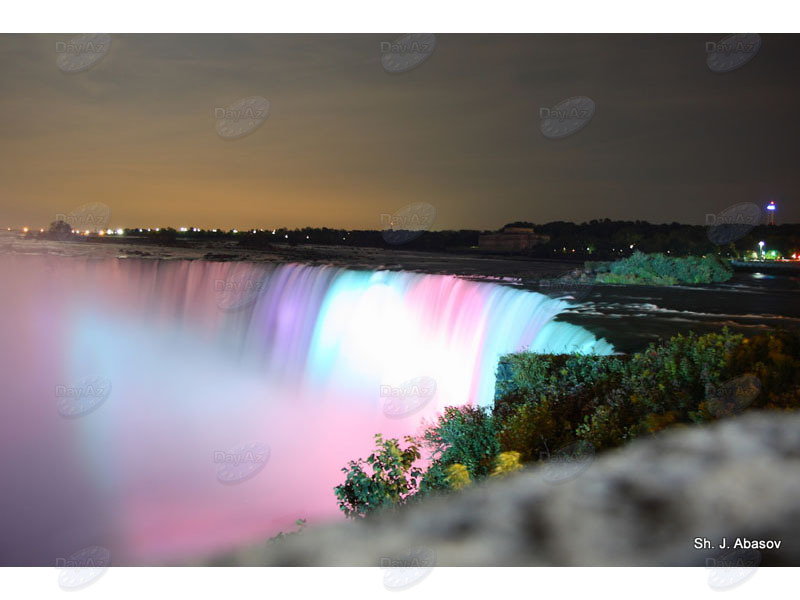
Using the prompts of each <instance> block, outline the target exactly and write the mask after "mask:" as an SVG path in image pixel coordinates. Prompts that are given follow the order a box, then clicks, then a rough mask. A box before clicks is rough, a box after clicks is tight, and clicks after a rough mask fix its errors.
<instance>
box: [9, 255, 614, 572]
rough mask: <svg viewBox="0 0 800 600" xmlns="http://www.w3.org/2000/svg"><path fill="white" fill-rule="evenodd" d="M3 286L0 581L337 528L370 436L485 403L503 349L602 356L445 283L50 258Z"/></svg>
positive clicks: (540, 322)
mask: <svg viewBox="0 0 800 600" xmlns="http://www.w3.org/2000/svg"><path fill="white" fill-rule="evenodd" d="M0 274H1V275H2V281H3V285H2V291H0V294H2V295H1V296H0V303H1V304H0V306H1V307H2V311H0V326H1V327H2V332H3V336H4V344H3V357H2V363H1V364H2V367H0V368H2V375H3V382H4V394H3V400H2V410H3V418H2V419H0V444H2V448H3V450H4V460H3V463H2V465H3V466H2V476H3V477H2V481H3V486H4V490H5V491H4V493H3V494H2V499H0V502H1V503H2V507H1V508H2V510H0V522H2V525H3V530H4V531H5V532H6V533H5V541H4V543H3V545H2V546H3V547H2V550H0V552H2V555H0V562H2V564H39V565H53V564H55V558H56V557H64V556H69V555H70V553H71V552H74V551H76V550H79V549H80V548H81V547H84V546H90V545H99V546H102V547H104V548H108V549H109V550H110V551H111V554H112V556H113V563H114V564H161V563H168V562H180V561H184V560H187V559H189V558H192V557H202V556H205V555H207V554H209V553H213V552H217V551H220V550H222V551H224V550H225V549H227V548H230V547H232V546H234V545H240V544H245V543H254V542H258V541H263V540H266V538H268V537H269V536H271V535H274V534H275V533H276V532H277V531H278V530H280V529H282V530H284V531H287V530H288V529H291V528H292V523H293V522H294V520H295V519H296V518H298V517H304V518H306V519H308V520H309V522H310V523H312V524H313V523H319V522H321V521H324V520H326V519H332V518H340V515H341V513H339V511H338V508H337V505H336V499H335V496H334V494H333V487H334V486H335V485H337V484H339V483H341V482H342V480H343V474H342V473H341V471H340V469H341V468H342V467H343V466H345V465H346V464H347V462H348V461H349V460H351V459H355V458H357V457H364V456H366V455H367V454H369V452H370V451H371V449H372V448H373V435H374V434H375V433H377V432H382V433H384V434H385V435H388V436H395V437H396V436H402V435H406V434H412V433H414V432H416V431H417V428H418V427H419V425H420V420H421V419H422V418H427V419H431V418H432V417H434V416H435V414H436V413H437V412H438V411H441V409H442V408H443V407H445V406H448V405H460V404H465V403H469V402H471V403H479V404H488V403H490V402H491V399H492V395H493V387H494V371H495V368H496V365H497V358H498V356H499V355H500V354H503V353H506V352H510V351H514V350H518V349H520V348H523V347H530V348H531V349H533V350H535V351H539V352H566V351H576V350H577V351H581V352H593V353H600V354H606V353H610V352H612V351H613V349H612V348H611V346H610V345H609V344H608V343H606V342H605V341H604V340H597V339H595V338H594V336H592V335H591V334H590V333H589V332H587V331H585V330H583V329H581V328H579V327H576V326H573V325H570V324H567V323H561V322H556V321H554V320H553V318H554V317H555V316H556V315H557V314H558V313H559V312H561V311H562V310H563V309H564V308H565V307H566V306H567V305H566V304H565V303H564V302H562V301H559V300H553V299H550V298H548V297H546V296H543V295H540V294H536V293H533V292H525V291H520V290H516V289H512V288H509V287H504V286H499V285H495V284H491V283H479V282H474V281H467V280H463V279H459V278H456V277H451V276H442V275H420V274H413V273H406V272H385V271H383V272H370V271H353V270H345V269H340V268H333V267H310V266H303V265H298V264H290V265H281V266H267V265H257V264H244V263H213V262H202V261H195V262H191V261H146V260H92V259H76V258H57V257H43V256H0ZM87 390H91V392H90V391H87ZM254 457H255V458H254Z"/></svg>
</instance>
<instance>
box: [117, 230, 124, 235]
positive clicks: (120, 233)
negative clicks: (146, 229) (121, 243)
mask: <svg viewBox="0 0 800 600" xmlns="http://www.w3.org/2000/svg"><path fill="white" fill-rule="evenodd" d="M123 233H125V231H124V230H122V229H117V235H122V234H123Z"/></svg>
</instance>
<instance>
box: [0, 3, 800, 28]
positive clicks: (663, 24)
mask: <svg viewBox="0 0 800 600" xmlns="http://www.w3.org/2000/svg"><path fill="white" fill-rule="evenodd" d="M3 12H4V14H3V20H2V23H0V31H2V32H51V33H68V32H73V33H81V32H87V31H105V32H108V33H131V32H158V33H173V32H176V33H188V32H225V33H259V32H267V33H289V32H302V33H326V32H327V33H378V32H379V33H393V32H394V33H401V32H402V33H407V32H414V31H429V32H432V33H453V32H481V33H563V32H578V33H635V32H647V33H672V32H681V33H735V32H755V33H774V32H792V31H797V30H798V19H797V13H798V8H797V5H796V4H795V5H793V4H791V3H788V2H780V1H777V0H759V1H758V2H755V1H753V0H749V1H744V0H726V1H723V2H719V1H717V2H705V3H704V2H697V1H696V0H672V1H670V2H663V1H662V2H642V0H562V1H555V2H522V1H521V0H494V1H493V2H485V1H484V2H478V1H477V0H463V1H454V0H448V1H444V2H442V1H438V2H437V1H434V0H428V1H421V0H407V1H404V2H379V1H376V0H345V1H342V0H336V1H331V0H310V1H306V2H302V1H295V2H269V1H265V0H260V1H257V2H256V1H253V0H247V1H240V2H224V1H222V0H216V1H213V2H212V1H209V0H198V1H189V0H182V1H181V2H167V1H158V0H137V1H136V2H112V1H111V0H102V1H101V0H88V1H84V2H80V3H77V2H63V1H62V2H55V1H54V0H48V1H46V2H26V3H22V2H13V3H6V4H5V5H4V7H3Z"/></svg>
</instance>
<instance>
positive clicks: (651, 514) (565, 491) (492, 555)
mask: <svg viewBox="0 0 800 600" xmlns="http://www.w3.org/2000/svg"><path fill="white" fill-rule="evenodd" d="M583 466H584V467H585V469H584V470H582V472H581V469H580V468H579V469H577V473H576V470H572V471H569V470H567V469H569V468H570V467H569V466H567V467H564V469H565V470H564V471H563V477H562V478H561V479H566V480H562V481H558V480H559V473H560V471H554V470H553V469H554V467H552V466H539V467H534V468H531V469H529V470H527V471H525V472H522V473H519V474H517V475H515V476H510V477H508V478H506V479H503V480H491V481H490V482H488V483H487V484H485V485H483V486H473V487H472V488H470V489H467V490H465V491H463V492H460V493H456V494H452V495H450V496H447V497H442V498H432V499H430V500H428V501H425V502H423V503H422V504H420V505H416V506H413V507H410V508H409V509H408V510H407V511H405V512H404V513H402V514H399V515H394V516H389V515H386V516H385V517H384V518H380V519H375V520H373V521H371V522H370V523H364V522H352V521H348V522H345V523H339V524H335V525H331V526H321V527H319V528H313V527H312V528H311V529H309V530H307V531H306V532H305V533H304V534H303V535H301V536H291V537H290V538H287V539H285V540H282V541H280V542H278V543H274V544H263V545H260V546H259V547H251V548H245V549H241V550H239V551H237V552H234V553H231V554H229V555H227V556H224V557H218V558H217V559H215V560H213V561H211V564H214V565H274V566H292V565H299V566H381V565H382V564H383V565H389V562H387V561H394V562H392V565H393V566H399V565H402V564H405V563H403V562H402V561H403V560H408V559H409V557H411V558H412V563H413V557H421V558H419V559H418V560H419V561H421V562H423V563H424V562H425V561H428V562H430V561H431V560H433V561H435V564H436V565H438V566H466V565H474V566H514V565H527V566H535V565H552V566H583V565H586V566H591V565H621V566H636V565H698V566H705V565H706V564H708V563H707V559H716V560H720V559H722V560H726V561H734V563H732V564H735V562H736V561H737V560H738V561H740V562H741V561H744V563H745V565H750V564H751V563H752V562H753V561H757V562H758V563H759V564H760V565H762V566H769V565H795V566H796V565H800V543H799V542H798V539H800V415H797V414H792V413H772V414H768V413H753V414H749V415H746V416H743V417H739V418H734V419H729V420H727V421H723V422H720V423H718V424H716V425H714V426H709V427H703V428H700V427H697V428H684V429H680V430H673V431H671V432H668V433H665V434H663V435H662V436H660V437H658V438H654V439H649V440H640V441H636V442H634V443H632V444H631V445H630V446H627V447H626V448H623V449H620V450H617V451H613V452H610V453H606V454H604V455H602V456H600V457H598V458H596V459H595V460H594V462H592V463H589V464H588V465H583ZM573 467H574V465H573ZM570 477H572V478H571V479H570ZM557 481H558V482H557ZM331 495H333V492H331ZM723 537H725V538H727V541H728V542H727V543H728V545H729V546H732V545H733V544H734V542H735V541H736V539H737V538H741V539H744V538H747V539H748V540H753V539H755V540H776V541H780V542H781V545H780V548H779V549H760V550H747V549H734V548H732V547H731V548H728V549H727V550H722V549H720V548H719V547H718V546H719V544H720V543H721V539H722V538H723ZM695 538H708V540H709V541H710V543H711V544H713V545H714V547H712V548H711V549H706V550H703V549H695V548H694V543H695ZM396 561H401V562H399V563H398V562H396ZM717 564H718V565H719V564H720V563H717ZM412 566H416V565H413V564H412Z"/></svg>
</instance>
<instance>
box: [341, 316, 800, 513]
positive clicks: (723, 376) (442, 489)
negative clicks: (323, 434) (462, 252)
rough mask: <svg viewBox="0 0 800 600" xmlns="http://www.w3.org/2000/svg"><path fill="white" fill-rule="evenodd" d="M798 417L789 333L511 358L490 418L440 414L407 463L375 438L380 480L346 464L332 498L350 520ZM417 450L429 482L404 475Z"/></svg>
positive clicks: (505, 361)
mask: <svg viewBox="0 0 800 600" xmlns="http://www.w3.org/2000/svg"><path fill="white" fill-rule="evenodd" d="M799 408H800V332H798V331H794V330H792V331H789V330H777V331H771V332H766V333H761V334H758V335H755V336H753V337H749V338H745V337H744V336H743V335H741V334H736V333H732V332H730V331H729V330H728V329H727V328H724V329H723V330H722V331H721V332H720V333H709V334H705V335H697V334H695V333H690V334H688V335H676V336H674V337H672V338H671V339H669V340H667V341H663V342H660V343H654V344H651V345H650V346H648V348H647V349H646V350H644V351H643V352H639V353H635V354H630V355H626V356H593V355H580V354H575V355H544V354H534V353H530V352H520V353H514V354H509V355H506V356H503V357H501V359H500V362H499V364H498V372H497V386H496V394H495V402H494V406H493V407H492V409H491V410H488V409H485V408H481V407H473V406H461V407H447V408H446V409H445V410H444V413H443V414H442V415H441V416H440V417H439V418H438V419H437V421H435V422H434V423H433V424H432V425H430V426H429V427H428V428H427V429H426V430H425V431H424V433H423V434H422V435H421V436H420V437H419V438H418V440H416V441H415V440H414V439H412V438H406V440H407V441H408V442H409V443H410V444H411V445H410V446H409V447H408V449H407V450H406V451H404V452H400V450H399V448H398V447H397V443H396V440H388V441H385V442H384V441H383V440H382V438H381V437H380V436H376V440H377V442H378V447H379V448H382V451H381V452H379V453H378V454H377V455H375V454H373V455H371V456H370V458H369V459H367V463H368V464H369V465H370V466H373V465H375V469H376V471H375V474H374V475H373V476H371V477H370V476H368V475H367V474H366V473H365V472H364V470H363V465H362V461H356V462H351V463H350V465H349V469H343V471H344V472H346V473H347V481H346V482H345V484H343V485H341V486H339V487H337V488H336V494H337V497H338V498H339V500H340V503H339V504H340V507H341V508H342V510H343V511H345V513H346V514H347V515H348V516H353V515H359V516H364V515H365V514H367V513H369V512H372V511H374V510H376V509H378V508H385V507H387V506H395V507H396V506H402V505H403V504H405V503H407V502H408V501H410V500H419V499H420V498H421V497H423V496H425V495H427V494H430V493H450V492H452V491H454V490H459V489H463V488H464V487H466V486H468V485H470V484H471V483H472V482H479V481H481V480H483V479H486V478H487V477H492V476H495V477H496V476H502V475H505V474H507V473H511V472H514V471H516V470H519V469H521V468H523V467H524V465H525V464H526V463H531V462H536V461H540V460H543V459H546V458H547V457H549V456H550V454H551V452H558V451H559V449H564V448H568V447H574V445H575V444H585V445H587V446H588V445H591V447H592V449H593V450H594V451H598V452H602V451H604V450H607V449H610V448H615V447H618V446H620V445H622V444H625V443H627V442H628V441H630V440H632V439H635V438H639V437H646V436H652V435H656V434H658V433H659V432H661V431H663V430H664V429H666V428H671V427H686V426H690V425H693V424H702V423H708V422H711V421H715V420H718V419H722V418H728V417H730V416H733V415H736V414H739V413H741V412H742V411H745V410H750V409H762V410H797V409H799ZM417 444H418V445H419V446H421V447H427V448H429V449H431V450H432V454H431V456H430V459H431V462H430V464H429V466H428V468H427V469H426V470H425V472H424V473H420V471H419V470H418V469H417V470H415V469H412V467H411V465H412V463H413V462H414V460H415V459H416V458H418V457H419V450H418V449H417ZM409 476H410V478H409ZM417 481H419V485H418V486H417ZM417 492H418V493H417ZM415 493H416V495H415Z"/></svg>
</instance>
